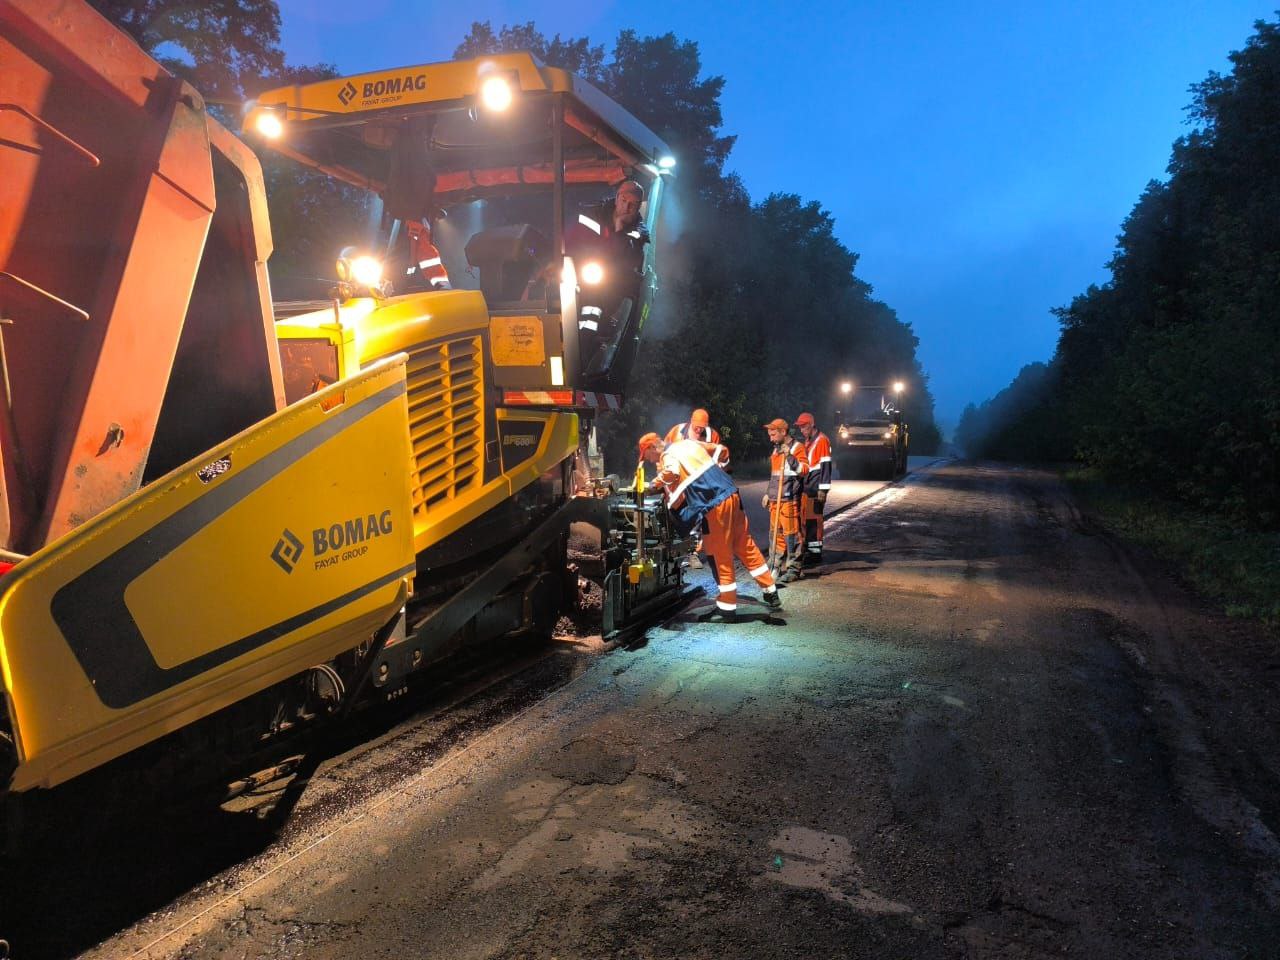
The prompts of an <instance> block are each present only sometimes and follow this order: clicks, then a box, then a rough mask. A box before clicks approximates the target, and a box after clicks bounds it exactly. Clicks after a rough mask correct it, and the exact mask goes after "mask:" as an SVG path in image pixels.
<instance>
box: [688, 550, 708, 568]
mask: <svg viewBox="0 0 1280 960" xmlns="http://www.w3.org/2000/svg"><path fill="white" fill-rule="evenodd" d="M705 566H706V564H704V563H703V562H702V558H701V557H700V556H698V555H697V554H696V553H691V554H689V569H690V570H701V569H703V568H704V567H705Z"/></svg>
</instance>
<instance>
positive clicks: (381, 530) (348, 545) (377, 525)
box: [311, 510, 393, 570]
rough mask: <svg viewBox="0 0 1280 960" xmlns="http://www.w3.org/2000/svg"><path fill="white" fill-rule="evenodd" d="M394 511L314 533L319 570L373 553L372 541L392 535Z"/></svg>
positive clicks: (312, 535)
mask: <svg viewBox="0 0 1280 960" xmlns="http://www.w3.org/2000/svg"><path fill="white" fill-rule="evenodd" d="M392 528H393V524H392V522H391V511H390V510H383V511H382V512H381V513H370V514H368V515H366V516H363V517H352V518H351V519H350V520H344V521H342V522H341V523H331V524H329V526H327V527H316V528H315V529H314V530H312V531H311V552H312V553H313V554H314V555H315V568H316V569H317V570H319V569H320V568H321V567H331V566H333V565H334V564H336V563H341V562H342V561H343V560H354V559H355V558H356V557H362V556H364V555H365V554H366V553H368V552H369V544H368V541H369V540H373V539H376V538H377V537H382V536H386V535H387V534H389V533H390V532H391V530H392Z"/></svg>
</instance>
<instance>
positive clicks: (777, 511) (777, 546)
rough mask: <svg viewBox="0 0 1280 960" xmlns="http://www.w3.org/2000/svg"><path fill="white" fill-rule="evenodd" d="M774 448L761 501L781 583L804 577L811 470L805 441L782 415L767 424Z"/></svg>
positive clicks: (774, 565)
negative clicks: (803, 535)
mask: <svg viewBox="0 0 1280 960" xmlns="http://www.w3.org/2000/svg"><path fill="white" fill-rule="evenodd" d="M764 428H765V430H767V431H769V440H770V442H771V443H773V450H772V452H771V453H770V454H769V486H768V487H767V488H766V489H765V494H764V499H763V500H762V501H761V505H762V506H764V507H765V508H766V509H767V510H768V511H769V536H770V538H771V543H772V547H771V548H770V551H769V559H770V561H771V564H772V567H773V572H774V575H775V576H776V577H777V578H778V582H779V583H791V582H792V581H793V580H799V579H800V577H801V568H802V565H803V563H804V552H803V548H802V546H801V543H800V497H801V495H802V494H803V492H804V477H805V472H806V471H807V470H808V465H807V461H806V460H805V456H804V444H802V443H798V442H796V441H795V440H793V439H792V438H791V434H790V433H788V432H787V421H785V420H783V419H782V418H781V417H779V418H778V419H776V420H770V421H769V422H768V423H766V424H765V425H764Z"/></svg>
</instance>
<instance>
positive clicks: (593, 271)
mask: <svg viewBox="0 0 1280 960" xmlns="http://www.w3.org/2000/svg"><path fill="white" fill-rule="evenodd" d="M603 279H604V267H602V266H600V264H598V263H597V262H596V261H594V260H592V261H591V262H590V263H584V264H583V265H582V282H583V283H585V284H587V285H588V286H591V287H594V286H595V285H596V284H597V283H599V282H600V281H601V280H603Z"/></svg>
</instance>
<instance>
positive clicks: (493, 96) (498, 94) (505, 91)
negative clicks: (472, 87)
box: [480, 77, 511, 112]
mask: <svg viewBox="0 0 1280 960" xmlns="http://www.w3.org/2000/svg"><path fill="white" fill-rule="evenodd" d="M480 100H481V102H482V103H484V105H485V107H486V108H487V109H489V110H494V111H498V112H501V111H503V110H505V109H507V107H509V106H511V84H509V83H508V82H507V78H506V77H487V78H485V80H484V82H483V83H481V84H480Z"/></svg>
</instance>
